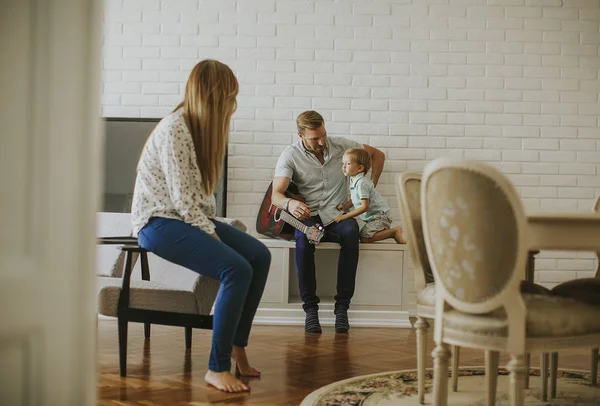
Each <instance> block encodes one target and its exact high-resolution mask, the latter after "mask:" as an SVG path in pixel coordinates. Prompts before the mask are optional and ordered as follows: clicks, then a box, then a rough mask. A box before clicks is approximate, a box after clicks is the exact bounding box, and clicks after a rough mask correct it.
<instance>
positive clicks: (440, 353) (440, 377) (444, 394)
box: [432, 343, 450, 406]
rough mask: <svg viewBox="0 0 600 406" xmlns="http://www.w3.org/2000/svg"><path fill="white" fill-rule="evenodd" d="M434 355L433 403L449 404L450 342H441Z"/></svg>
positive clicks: (441, 405) (436, 404) (438, 404)
mask: <svg viewBox="0 0 600 406" xmlns="http://www.w3.org/2000/svg"><path fill="white" fill-rule="evenodd" d="M432 355H433V404H434V405H435V406H447V404H448V359H449V358H450V348H449V346H448V344H445V343H440V344H438V345H437V347H435V349H434V350H433V352H432Z"/></svg>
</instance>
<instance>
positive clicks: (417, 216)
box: [397, 172, 550, 404]
mask: <svg viewBox="0 0 600 406" xmlns="http://www.w3.org/2000/svg"><path fill="white" fill-rule="evenodd" d="M421 176H422V175H421V173H419V172H406V173H403V174H401V175H399V176H398V182H397V194H398V201H399V206H400V213H401V216H402V219H403V220H404V221H403V231H404V238H405V239H406V242H407V244H408V247H409V249H410V255H411V258H412V261H413V264H414V267H415V275H414V277H415V291H416V295H417V311H416V316H417V320H416V322H415V324H414V327H415V330H416V333H417V379H418V395H419V403H420V404H424V402H425V386H424V382H425V360H426V359H427V332H428V330H429V327H430V326H429V322H428V320H433V319H434V318H435V298H436V294H435V281H434V279H433V272H432V271H431V266H430V264H429V260H428V259H427V248H426V247H425V240H424V238H423V224H422V221H421ZM530 258H531V257H530ZM527 266H528V267H529V266H532V264H531V263H530V262H529V261H528V265H527ZM520 289H521V291H522V292H527V293H539V294H549V293H550V292H549V290H548V289H546V288H544V287H542V286H539V285H535V284H534V283H532V282H528V281H522V283H521V285H520ZM451 348H452V375H451V376H452V390H453V391H454V392H456V391H457V390H458V365H459V358H460V347H459V346H456V345H453V346H452V347H451ZM527 365H528V366H529V358H528V362H527ZM526 385H527V387H528V382H527V383H526Z"/></svg>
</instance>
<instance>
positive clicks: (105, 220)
mask: <svg viewBox="0 0 600 406" xmlns="http://www.w3.org/2000/svg"><path fill="white" fill-rule="evenodd" d="M132 232H133V224H132V222H131V214H129V213H104V212H102V213H96V237H126V236H130V235H132ZM124 261H125V253H123V252H122V251H121V250H120V249H119V246H117V245H97V246H96V266H97V267H96V275H99V276H113V277H121V276H122V273H123V265H124Z"/></svg>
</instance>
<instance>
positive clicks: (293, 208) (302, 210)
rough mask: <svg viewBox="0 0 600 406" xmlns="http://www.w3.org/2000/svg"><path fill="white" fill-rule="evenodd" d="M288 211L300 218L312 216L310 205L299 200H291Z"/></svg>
mask: <svg viewBox="0 0 600 406" xmlns="http://www.w3.org/2000/svg"><path fill="white" fill-rule="evenodd" d="M288 211H289V212H290V214H291V215H292V216H294V217H296V218H297V219H299V220H305V219H307V218H310V207H309V206H307V205H306V204H304V203H302V202H301V201H298V200H294V199H292V200H290V203H289V205H288Z"/></svg>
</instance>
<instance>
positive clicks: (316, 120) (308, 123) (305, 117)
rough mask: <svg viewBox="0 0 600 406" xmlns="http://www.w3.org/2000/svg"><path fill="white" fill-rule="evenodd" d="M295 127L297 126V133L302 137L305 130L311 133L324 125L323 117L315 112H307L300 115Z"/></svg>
mask: <svg viewBox="0 0 600 406" xmlns="http://www.w3.org/2000/svg"><path fill="white" fill-rule="evenodd" d="M296 125H297V126H298V132H299V133H300V134H302V135H304V131H306V130H311V131H313V130H316V129H317V128H320V127H322V126H323V125H325V120H323V116H322V115H320V114H319V113H317V112H316V111H314V110H307V111H305V112H303V113H300V115H299V116H298V118H297V119H296Z"/></svg>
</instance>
